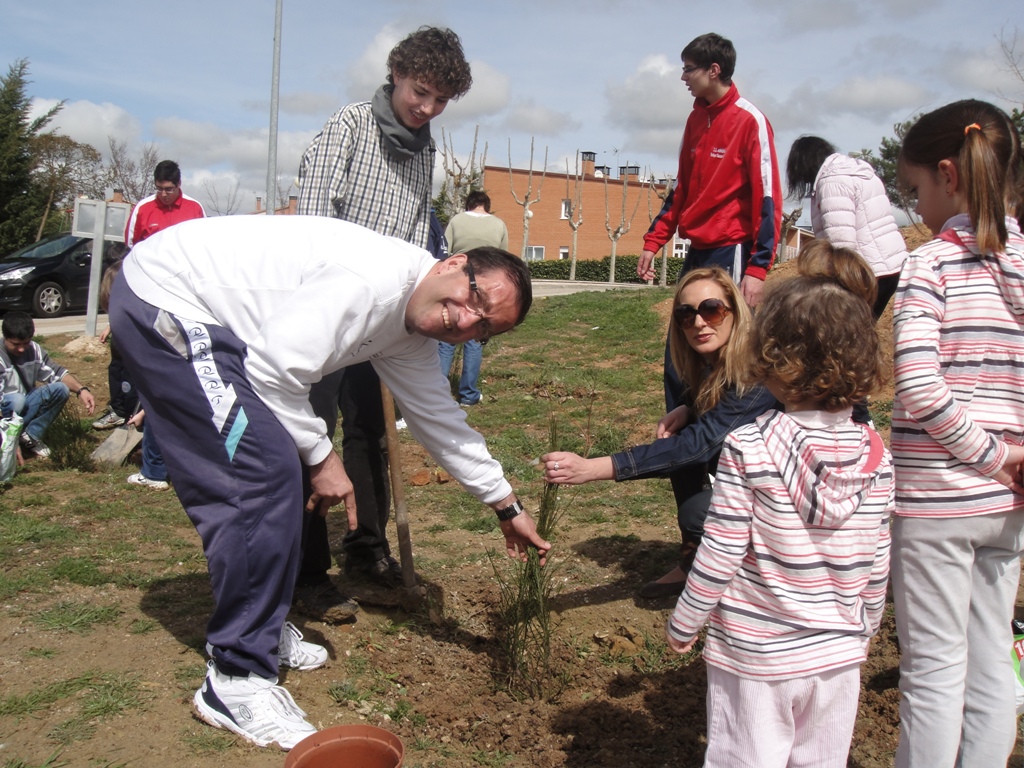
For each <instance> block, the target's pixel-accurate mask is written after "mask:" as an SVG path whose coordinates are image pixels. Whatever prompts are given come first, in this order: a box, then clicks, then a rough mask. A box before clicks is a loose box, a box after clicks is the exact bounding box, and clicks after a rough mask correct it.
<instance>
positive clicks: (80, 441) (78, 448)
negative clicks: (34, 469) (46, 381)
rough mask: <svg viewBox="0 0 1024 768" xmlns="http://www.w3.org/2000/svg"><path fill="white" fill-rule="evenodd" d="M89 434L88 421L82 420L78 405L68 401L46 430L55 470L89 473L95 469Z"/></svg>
mask: <svg viewBox="0 0 1024 768" xmlns="http://www.w3.org/2000/svg"><path fill="white" fill-rule="evenodd" d="M91 434H92V425H91V423H90V421H89V420H85V419H82V418H81V417H80V414H79V410H78V405H77V404H76V403H74V402H72V401H71V400H69V401H68V404H67V405H65V406H64V408H63V409H61V412H60V413H59V414H57V418H56V419H54V420H53V423H52V424H51V425H50V428H49V429H48V430H46V444H47V445H48V446H49V448H50V461H51V462H53V465H54V466H55V467H57V469H77V470H80V471H82V472H91V471H92V470H93V469H94V468H95V464H94V463H93V460H92V452H93V449H94V448H95V447H96V445H95V442H94V441H93V440H92V439H91Z"/></svg>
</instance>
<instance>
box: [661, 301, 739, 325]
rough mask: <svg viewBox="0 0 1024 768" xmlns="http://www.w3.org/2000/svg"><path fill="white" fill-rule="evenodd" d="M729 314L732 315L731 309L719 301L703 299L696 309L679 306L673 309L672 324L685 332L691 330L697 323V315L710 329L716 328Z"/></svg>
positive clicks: (683, 305) (684, 305) (688, 306)
mask: <svg viewBox="0 0 1024 768" xmlns="http://www.w3.org/2000/svg"><path fill="white" fill-rule="evenodd" d="M729 314H732V309H730V308H729V305H727V304H726V303H725V302H724V301H722V300H721V299H704V301H702V302H701V303H700V304H699V305H698V306H696V307H691V306H690V305H689V304H680V305H679V306H678V307H676V308H675V309H673V310H672V322H674V323H675V324H676V327H677V328H679V329H681V330H686V329H687V328H693V324H694V323H696V322H697V315H700V316H701V319H702V320H703V321H704V322H705V323H707V324H708V325H710V326H711V327H712V328H717V327H718V326H720V325H721V324H722V323H724V322H725V316H726V315H729Z"/></svg>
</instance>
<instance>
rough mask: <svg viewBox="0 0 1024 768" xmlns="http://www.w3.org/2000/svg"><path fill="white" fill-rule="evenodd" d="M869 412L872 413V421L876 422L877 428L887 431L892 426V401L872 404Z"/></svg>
mask: <svg viewBox="0 0 1024 768" xmlns="http://www.w3.org/2000/svg"><path fill="white" fill-rule="evenodd" d="M868 411H869V412H870V413H871V420H872V421H873V422H875V427H876V428H878V429H885V428H886V427H891V426H892V400H879V401H877V402H872V403H871V406H870V407H869V408H868Z"/></svg>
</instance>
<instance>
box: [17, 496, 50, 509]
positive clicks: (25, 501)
mask: <svg viewBox="0 0 1024 768" xmlns="http://www.w3.org/2000/svg"><path fill="white" fill-rule="evenodd" d="M21 506H23V507H29V508H31V507H52V506H53V496H51V495H50V494H48V493H26V494H25V495H24V496H22V497H21Z"/></svg>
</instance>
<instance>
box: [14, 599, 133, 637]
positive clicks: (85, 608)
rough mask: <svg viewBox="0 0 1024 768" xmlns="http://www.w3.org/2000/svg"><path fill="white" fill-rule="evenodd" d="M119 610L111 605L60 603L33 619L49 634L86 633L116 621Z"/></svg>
mask: <svg viewBox="0 0 1024 768" xmlns="http://www.w3.org/2000/svg"><path fill="white" fill-rule="evenodd" d="M120 614H121V609H120V608H117V607H116V606H113V605H88V604H84V603H71V602H61V603H58V604H57V605H55V606H54V607H53V608H48V609H47V610H45V611H40V612H39V613H38V614H36V615H35V616H34V617H33V619H34V621H35V622H36V623H37V624H38V625H39V626H40V627H42V628H43V629H45V630H47V631H51V632H87V631H88V630H90V629H92V627H93V625H94V624H110V623H112V622H113V621H116V620H117V617H118V616H119V615H120Z"/></svg>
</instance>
